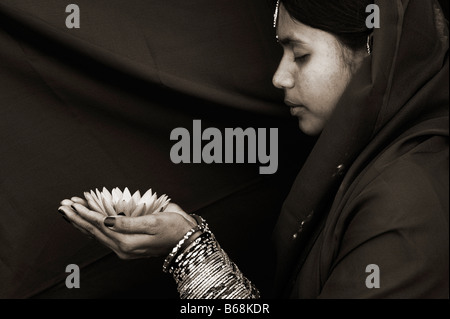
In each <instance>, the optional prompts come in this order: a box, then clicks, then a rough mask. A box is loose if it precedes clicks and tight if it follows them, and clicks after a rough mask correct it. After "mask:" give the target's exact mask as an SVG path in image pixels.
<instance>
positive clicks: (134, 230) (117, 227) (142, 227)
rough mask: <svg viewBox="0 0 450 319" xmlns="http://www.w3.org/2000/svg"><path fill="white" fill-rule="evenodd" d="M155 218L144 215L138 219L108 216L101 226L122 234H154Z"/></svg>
mask: <svg viewBox="0 0 450 319" xmlns="http://www.w3.org/2000/svg"><path fill="white" fill-rule="evenodd" d="M156 222H157V217H156V216H155V215H152V214H150V215H145V216H138V217H126V216H108V217H106V218H105V219H104V220H103V224H104V225H105V226H106V227H108V228H109V229H111V230H113V231H115V232H118V233H123V234H148V235H153V234H155V230H156Z"/></svg>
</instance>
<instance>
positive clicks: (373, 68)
mask: <svg viewBox="0 0 450 319" xmlns="http://www.w3.org/2000/svg"><path fill="white" fill-rule="evenodd" d="M375 4H377V5H378V6H379V8H380V16H381V28H379V29H375V30H374V33H373V52H372V55H371V57H370V58H367V59H366V60H365V61H364V62H363V64H362V66H361V69H360V70H359V71H358V72H357V74H355V76H354V78H353V79H352V81H351V83H350V84H349V86H348V88H347V90H346V92H345V93H344V95H343V96H342V98H341V100H340V102H339V103H338V105H337V107H336V109H335V111H334V113H333V115H332V117H331V118H330V120H329V122H328V123H327V125H326V127H325V128H324V130H323V132H322V134H321V136H320V137H319V139H318V141H317V143H316V145H315V147H314V149H313V150H312V152H311V154H310V156H309V158H308V159H307V161H306V163H305V164H304V166H303V168H302V170H301V171H300V173H299V175H298V176H297V178H296V180H295V182H294V185H293V186H292V189H291V191H290V193H289V195H288V197H287V198H286V200H285V202H284V205H283V208H282V211H281V215H280V217H279V220H278V222H277V225H276V228H275V232H274V244H275V250H276V255H277V256H276V261H277V271H276V277H275V287H276V293H278V294H280V293H282V291H284V292H288V290H289V287H290V285H291V284H292V282H293V281H289V280H293V279H294V278H295V276H296V274H297V273H298V271H299V269H300V268H301V266H302V263H303V262H304V260H305V258H306V257H307V255H308V252H309V250H310V248H311V247H312V245H313V244H314V240H315V238H317V236H318V234H319V232H320V229H321V225H323V223H324V220H325V219H326V216H327V214H328V212H329V211H330V210H332V209H333V208H334V207H339V206H340V205H339V202H340V201H341V200H342V198H343V197H344V195H345V194H346V192H348V191H349V189H350V186H351V184H352V182H354V181H355V179H356V178H357V177H358V175H360V174H361V172H363V170H364V168H365V167H366V165H367V163H369V161H371V160H373V159H374V158H375V157H376V156H377V155H378V154H380V152H382V151H383V150H385V149H386V148H388V147H389V146H390V145H392V144H393V143H395V141H397V140H399V139H401V138H405V137H418V136H428V135H441V136H446V137H448V105H449V101H448V98H449V96H448V76H449V74H448V69H449V68H448V55H447V52H448V27H447V22H446V21H445V19H444V17H443V15H442V13H441V12H440V8H439V5H438V4H437V2H435V1H413V0H411V1H409V0H379V1H375Z"/></svg>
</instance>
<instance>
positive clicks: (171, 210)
mask: <svg viewBox="0 0 450 319" xmlns="http://www.w3.org/2000/svg"><path fill="white" fill-rule="evenodd" d="M165 213H177V214H178V215H181V216H182V217H183V218H184V219H185V220H187V221H188V222H189V224H191V226H194V225H197V221H196V220H195V218H194V217H192V216H190V215H189V214H188V213H186V212H185V211H184V210H183V209H182V208H181V207H180V206H178V205H177V204H175V203H169V204H168V205H167V207H166V208H165V209H164V211H163V212H161V214H165Z"/></svg>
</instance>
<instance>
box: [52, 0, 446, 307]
mask: <svg viewBox="0 0 450 319" xmlns="http://www.w3.org/2000/svg"><path fill="white" fill-rule="evenodd" d="M375 3H376V4H377V5H378V7H379V8H380V21H381V27H380V28H379V29H373V30H372V29H368V28H367V26H366V17H367V15H368V13H366V7H367V6H368V5H369V4H370V1H361V0H347V1H312V0H309V1H307V0H297V1H295V0H281V1H279V2H278V3H277V10H276V16H275V18H276V21H275V22H276V27H277V39H278V41H279V43H280V44H281V45H282V47H283V51H284V53H283V58H282V60H281V62H280V65H279V68H278V70H277V71H276V73H275V75H274V79H273V82H274V85H275V86H276V87H278V88H280V89H282V90H284V93H285V102H286V104H287V105H288V106H290V110H291V114H292V115H293V116H295V117H297V118H298V121H299V127H300V129H301V130H302V131H304V132H305V133H307V134H310V135H319V138H318V140H317V142H316V145H315V147H314V149H313V150H312V152H311V154H310V155H309V158H308V160H307V161H306V163H305V165H304V166H303V168H302V170H301V172H300V173H299V175H298V177H297V179H296V181H295V182H294V185H293V186H292V189H291V192H290V194H289V195H288V197H287V198H286V201H285V203H284V205H283V208H282V211H281V214H280V217H279V219H278V222H277V225H276V227H275V230H274V251H275V254H276V265H277V270H276V277H275V284H274V297H291V298H448V252H449V246H448V238H449V232H448V56H447V53H448V28H447V23H446V21H445V19H444V18H443V15H442V13H441V11H440V8H439V6H438V5H437V3H436V2H434V1H400V0H396V1H392V0H380V1H376V2H375ZM62 204H63V206H62V207H61V208H60V211H61V212H62V213H63V214H65V215H66V216H67V218H68V219H69V220H70V221H71V222H72V223H73V225H74V226H75V227H77V228H78V229H80V230H81V231H83V232H85V233H87V234H88V235H90V236H94V237H96V238H97V239H98V240H99V241H100V242H102V243H103V244H105V245H106V246H108V247H110V248H111V249H112V250H113V251H115V252H116V254H117V255H118V256H119V257H121V258H124V259H129V258H141V257H148V256H160V255H167V254H169V255H168V257H167V259H166V262H165V264H164V270H165V271H168V272H170V273H172V274H173V276H174V279H175V281H176V282H177V285H178V290H179V292H180V296H181V298H257V297H259V292H258V290H257V288H256V287H254V286H253V285H252V284H251V283H250V281H249V280H247V279H246V278H245V277H244V276H243V275H242V274H241V272H240V271H239V269H238V268H237V267H236V266H235V265H234V264H233V262H232V261H230V260H229V259H228V257H227V255H226V253H225V252H224V251H223V250H222V249H221V248H220V246H219V244H218V243H217V241H216V240H215V238H214V236H213V234H212V233H211V232H210V231H209V229H208V227H207V225H206V223H205V221H204V220H202V219H201V218H200V217H198V216H195V215H188V214H186V213H185V212H184V211H183V210H182V209H181V208H180V207H178V206H176V205H174V204H171V205H170V206H169V207H168V208H167V209H166V211H165V212H163V213H158V214H154V215H149V216H144V217H137V218H129V217H115V216H110V217H107V218H104V216H103V215H101V214H99V213H97V212H95V211H90V210H89V209H88V208H86V206H87V203H86V202H85V201H84V200H83V199H80V198H77V197H74V198H72V199H70V200H64V201H63V202H62Z"/></svg>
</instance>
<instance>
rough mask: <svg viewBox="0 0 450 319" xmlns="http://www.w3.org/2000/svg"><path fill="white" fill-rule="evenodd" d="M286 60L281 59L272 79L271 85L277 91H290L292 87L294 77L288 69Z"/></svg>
mask: <svg viewBox="0 0 450 319" xmlns="http://www.w3.org/2000/svg"><path fill="white" fill-rule="evenodd" d="M287 64H288V63H287V61H286V59H284V58H283V59H281V61H280V65H279V66H278V69H277V70H276V71H275V74H274V75H273V78H272V83H273V85H274V86H275V87H276V88H277V89H291V88H293V87H294V84H295V83H294V77H293V76H292V73H291V71H290V70H289V68H288V65H287Z"/></svg>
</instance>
